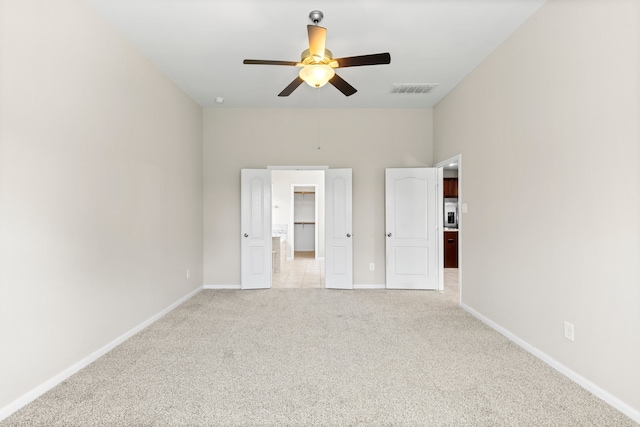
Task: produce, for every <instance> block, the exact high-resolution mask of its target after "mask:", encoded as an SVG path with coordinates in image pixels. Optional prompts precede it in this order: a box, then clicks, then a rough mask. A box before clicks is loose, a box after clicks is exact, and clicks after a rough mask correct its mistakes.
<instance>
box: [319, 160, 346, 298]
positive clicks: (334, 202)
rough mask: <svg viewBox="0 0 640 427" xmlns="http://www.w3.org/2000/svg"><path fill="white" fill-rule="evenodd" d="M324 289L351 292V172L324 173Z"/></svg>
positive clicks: (342, 170)
mask: <svg viewBox="0 0 640 427" xmlns="http://www.w3.org/2000/svg"><path fill="white" fill-rule="evenodd" d="M324 176H325V184H324V185H325V190H324V191H325V193H324V198H325V220H324V223H325V287H327V288H332V289H353V239H352V237H351V234H352V225H353V224H352V216H351V214H352V196H351V169H328V170H327V171H326V172H325V175H324Z"/></svg>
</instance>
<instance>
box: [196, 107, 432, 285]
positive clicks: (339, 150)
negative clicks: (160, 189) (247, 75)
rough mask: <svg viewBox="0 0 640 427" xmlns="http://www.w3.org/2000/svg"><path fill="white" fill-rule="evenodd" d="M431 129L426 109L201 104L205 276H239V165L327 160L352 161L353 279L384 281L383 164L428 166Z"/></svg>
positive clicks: (209, 279)
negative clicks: (218, 106)
mask: <svg viewBox="0 0 640 427" xmlns="http://www.w3.org/2000/svg"><path fill="white" fill-rule="evenodd" d="M318 126H320V132H319V133H318ZM432 131H433V130H432V111H431V110H428V109H425V110H384V109H380V110H375V109H371V110H367V109H365V110H340V109H333V110H314V109H262V110H259V109H216V108H211V109H205V113H204V165H205V172H204V218H205V220H204V222H205V231H204V283H205V284H206V285H237V284H239V283H240V170H241V169H243V168H266V167H267V166H276V165H277V166H280V165H327V166H329V167H330V168H340V167H345V168H352V169H353V224H354V229H353V239H354V240H353V245H354V246H353V247H354V250H353V254H354V258H353V268H354V276H353V280H354V283H355V284H383V283H384V268H383V267H384V263H385V248H384V245H385V239H384V169H385V168H387V167H417V166H431V165H432V164H433V162H432ZM318 134H319V135H320V139H319V141H320V142H318ZM318 146H320V148H319V149H318ZM370 262H375V263H376V266H377V268H376V271H373V272H370V271H369V263H370Z"/></svg>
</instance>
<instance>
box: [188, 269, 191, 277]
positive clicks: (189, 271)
mask: <svg viewBox="0 0 640 427" xmlns="http://www.w3.org/2000/svg"><path fill="white" fill-rule="evenodd" d="M190 278H191V269H190V268H187V279H190Z"/></svg>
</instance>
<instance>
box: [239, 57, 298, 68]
mask: <svg viewBox="0 0 640 427" xmlns="http://www.w3.org/2000/svg"><path fill="white" fill-rule="evenodd" d="M242 63H243V64H251V65H290V66H293V67H295V66H296V65H297V64H298V63H297V62H295V61H267V60H262V59H245V60H244V61H242Z"/></svg>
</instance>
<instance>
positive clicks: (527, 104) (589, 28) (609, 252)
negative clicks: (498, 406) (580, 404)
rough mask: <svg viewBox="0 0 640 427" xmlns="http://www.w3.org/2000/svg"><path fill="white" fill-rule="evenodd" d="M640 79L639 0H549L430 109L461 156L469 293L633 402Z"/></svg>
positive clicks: (445, 148)
mask: <svg viewBox="0 0 640 427" xmlns="http://www.w3.org/2000/svg"><path fill="white" fill-rule="evenodd" d="M639 76H640V3H638V2H637V1H630V0H627V1H625V0H620V1H615V2H607V1H577V0H573V1H571V0H550V1H549V2H548V3H546V4H545V5H544V6H543V7H542V8H541V9H540V10H539V11H538V12H537V13H536V14H535V15H534V16H533V17H532V18H531V19H530V20H529V21H528V22H527V23H525V24H524V26H523V27H521V28H520V29H519V30H518V31H517V32H516V33H515V34H514V35H513V36H511V37H510V38H509V39H508V40H507V41H506V42H505V43H504V44H503V45H502V46H501V47H500V48H498V49H497V50H496V51H495V52H494V53H493V54H492V55H491V56H490V57H489V58H488V59H487V60H486V61H485V62H484V63H483V64H482V65H481V66H480V67H478V68H477V69H476V70H475V71H474V72H473V73H472V74H471V75H469V76H468V77H467V78H466V79H465V80H464V81H463V83H461V84H460V85H459V86H458V87H457V88H456V89H455V90H454V91H453V92H452V93H450V94H449V95H448V96H447V97H446V98H445V99H444V100H443V101H442V102H441V103H440V104H439V105H438V106H437V107H436V108H435V109H434V128H435V133H434V157H435V160H436V161H441V160H444V159H446V158H449V157H451V156H453V155H456V154H459V153H462V179H463V181H462V183H461V184H462V192H463V197H464V202H465V203H467V204H468V209H469V211H468V214H464V216H463V231H462V235H461V238H462V241H461V245H462V269H463V297H462V301H463V303H464V304H466V305H468V306H469V307H471V308H473V309H475V310H476V311H478V312H479V313H481V314H482V315H484V316H486V317H488V318H489V319H491V320H492V321H494V322H496V323H497V324H499V325H501V326H502V327H504V328H505V329H507V330H509V331H511V332H512V333H514V334H515V335H517V336H518V337H520V338H522V339H523V340H524V341H526V342H528V343H530V344H531V345H532V346H534V347H536V348H538V349H539V350H541V351H542V352H544V353H546V354H547V355H549V356H551V357H552V358H554V359H556V360H557V361H559V362H560V363H562V364H564V365H565V366H567V367H568V368H569V369H571V370H573V371H574V372H576V373H578V374H579V375H581V376H583V377H585V378H586V379H587V380H589V381H591V382H593V383H594V384H596V385H597V386H599V387H601V388H603V389H605V390H606V391H608V392H609V393H611V394H612V395H613V396H615V397H617V398H618V399H620V400H622V401H623V402H625V403H626V404H627V405H629V406H630V407H632V408H634V409H635V411H640V363H638V361H639V360H640V333H639V331H640V309H639V307H640V263H639V262H638V260H640V222H639V219H640V198H639V197H638V195H639V194H640V125H639V119H638V118H639V117H640V77H639ZM614 171H615V173H614ZM565 320H566V321H569V322H571V323H573V324H574V325H575V342H570V341H568V340H566V339H565V338H563V322H564V321H565Z"/></svg>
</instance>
